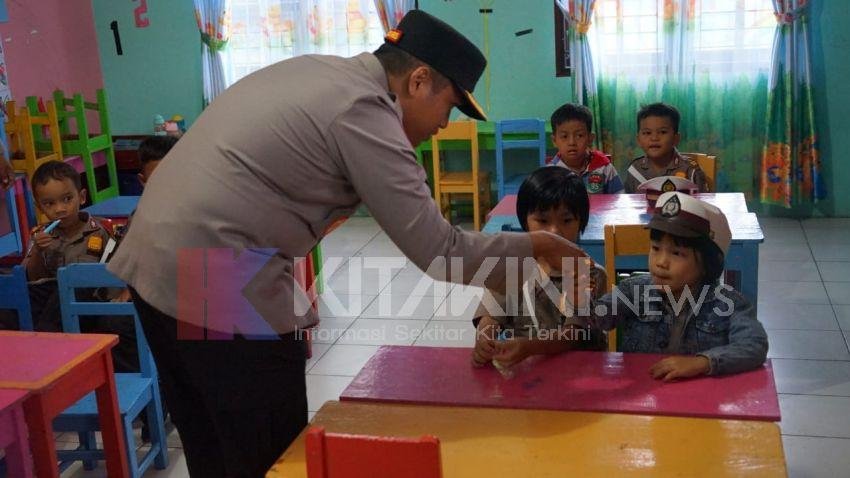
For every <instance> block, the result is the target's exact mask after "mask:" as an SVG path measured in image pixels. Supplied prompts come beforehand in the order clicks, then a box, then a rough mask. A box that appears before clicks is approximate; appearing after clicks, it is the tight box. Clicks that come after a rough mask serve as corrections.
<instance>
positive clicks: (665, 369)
mask: <svg viewBox="0 0 850 478" xmlns="http://www.w3.org/2000/svg"><path fill="white" fill-rule="evenodd" d="M710 369H711V363H710V362H709V361H708V358H707V357H704V356H702V355H674V356H672V357H667V358H664V359H661V360H659V361H658V362H656V363H655V365H653V366H652V367H650V368H649V374H650V375H652V378H655V379H660V380H664V381H665V382H669V381H671V380H675V379H677V378H688V377H695V376H697V375H705V374H707V373H708V372H709V370H710Z"/></svg>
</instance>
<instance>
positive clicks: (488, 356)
mask: <svg viewBox="0 0 850 478" xmlns="http://www.w3.org/2000/svg"><path fill="white" fill-rule="evenodd" d="M497 329H498V323H497V322H496V321H495V320H493V319H492V318H491V317H488V316H483V317H481V321H480V322H479V323H478V328H477V329H476V330H475V349H473V350H472V365H474V366H476V367H483V366H484V365H487V364H488V363H490V361H491V360H493V355H494V354H495V353H496V334H497V333H498V330H497Z"/></svg>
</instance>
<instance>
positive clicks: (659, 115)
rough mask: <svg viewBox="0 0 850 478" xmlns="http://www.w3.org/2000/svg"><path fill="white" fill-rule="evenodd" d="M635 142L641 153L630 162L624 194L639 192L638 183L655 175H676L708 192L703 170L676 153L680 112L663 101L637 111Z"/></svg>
mask: <svg viewBox="0 0 850 478" xmlns="http://www.w3.org/2000/svg"><path fill="white" fill-rule="evenodd" d="M637 126H638V134H637V143H638V146H640V148H641V149H642V150H643V153H644V156H641V157H639V158H637V159H635V160H633V161H632V162H631V164H629V168H628V169H627V173H626V184H625V188H626V193H629V194H634V193H637V192H638V186H640V184H641V183H643V182H646V181H648V180H650V179H652V178H656V177H658V176H677V177H680V178H685V179H687V180H689V181H691V182H693V183H696V185H697V187H699V190H700V192H708V185H707V184H706V181H705V173H703V171H702V169H700V167H699V165H698V164H697V162H696V161H694V160H692V159H690V158H688V157H686V156H682V155H681V154H679V151H678V150H676V146H678V145H679V139H681V137H680V136H679V111H678V110H676V108H674V107H672V106H670V105H667V104H664V103H652V104H650V105H646V106H644V107H642V108H641V109H640V111H638V114H637Z"/></svg>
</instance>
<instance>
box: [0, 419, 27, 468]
mask: <svg viewBox="0 0 850 478" xmlns="http://www.w3.org/2000/svg"><path fill="white" fill-rule="evenodd" d="M4 432H8V435H4ZM4 443H5V449H6V471H7V472H8V475H9V476H10V477H15V476H22V477H31V476H33V474H32V458H30V447H29V443H30V442H29V438H27V424H26V421H25V420H24V408H23V406H22V405H21V404H17V405H14V406H13V407H12V408H10V409H7V410H5V411H2V412H0V446H4Z"/></svg>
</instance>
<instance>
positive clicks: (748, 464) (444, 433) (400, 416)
mask: <svg viewBox="0 0 850 478" xmlns="http://www.w3.org/2000/svg"><path fill="white" fill-rule="evenodd" d="M311 425H321V426H324V427H325V429H326V431H327V432H336V433H356V434H364V435H384V436H399V437H414V438H418V437H420V436H421V435H426V434H429V435H435V436H437V437H438V438H439V439H440V453H441V457H442V462H443V475H444V476H445V477H446V478H452V477H488V476H492V477H500V476H503V477H525V476H528V477H532V476H533V477H539V478H542V477H559V478H560V477H564V476H583V477H594V476H598V477H604V478H610V477H612V476H653V477H655V476H696V475H699V476H712V477H722V476H729V477H742V476H786V471H785V458H784V454H783V451H782V440H781V438H780V434H779V427H778V426H777V425H776V424H775V423H768V422H757V421H739V420H714V419H704V418H681V417H660V416H654V417H651V416H644V415H625V414H608V413H579V412H557V411H544V410H508V409H495V408H486V409H485V408H457V407H430V406H419V405H387V404H369V403H359V402H342V403H341V402H328V403H326V404H325V405H324V406H323V407H322V409H321V410H319V412H318V413H317V414H316V416H315V417H314V418H313V421H312V422H311ZM306 476H307V468H306V462H305V454H304V433H303V432H302V433H301V435H299V437H298V438H297V439H296V440H295V442H293V443H292V445H291V446H290V447H289V448H288V449H287V450H286V451H285V452H284V454H283V455H282V456H281V457H280V459H278V461H277V463H275V464H274V466H272V468H271V469H270V470H269V472H268V473H267V474H266V478H283V477H286V478H292V477H306Z"/></svg>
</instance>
